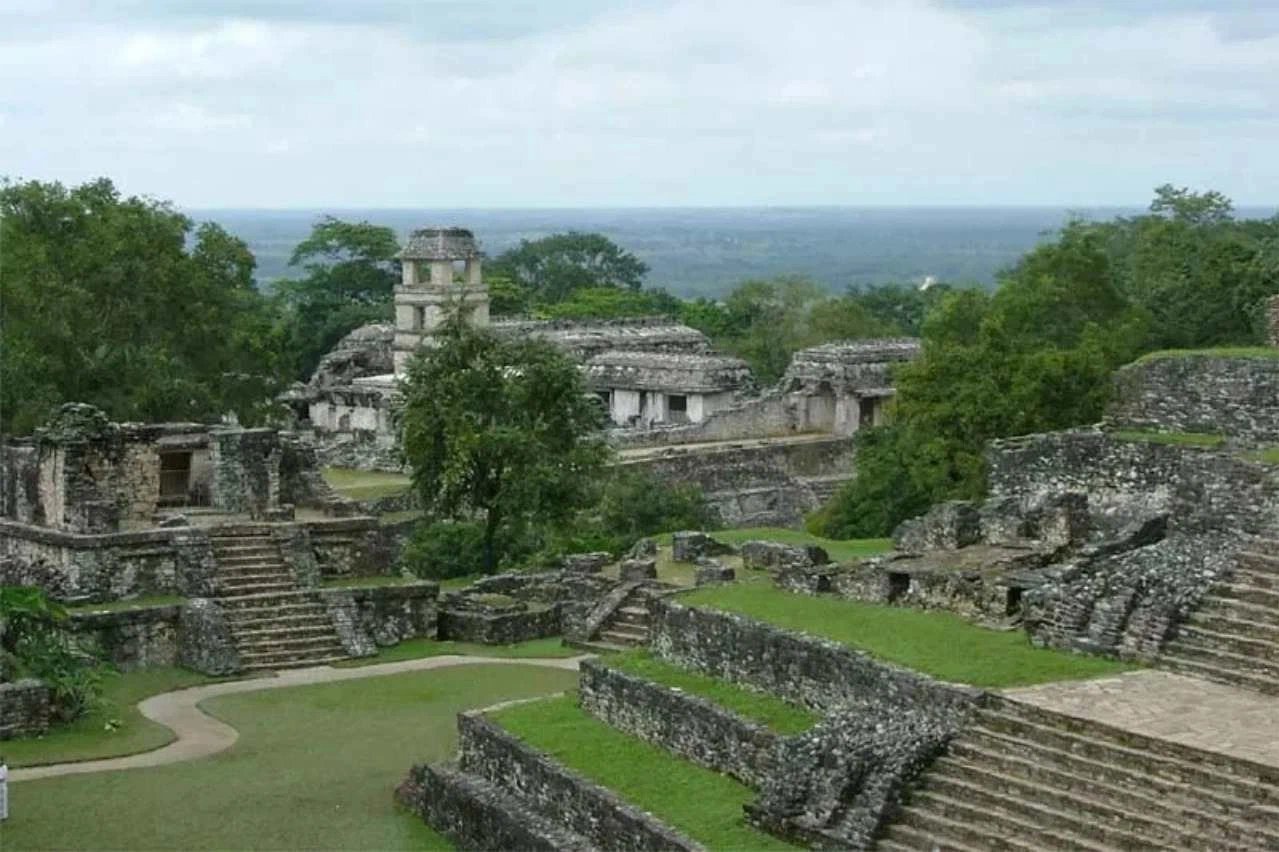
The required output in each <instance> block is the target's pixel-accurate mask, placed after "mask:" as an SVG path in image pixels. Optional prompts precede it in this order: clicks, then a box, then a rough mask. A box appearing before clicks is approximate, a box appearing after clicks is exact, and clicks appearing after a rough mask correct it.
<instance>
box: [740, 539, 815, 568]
mask: <svg viewBox="0 0 1279 852" xmlns="http://www.w3.org/2000/svg"><path fill="white" fill-rule="evenodd" d="M739 550H740V552H741V554H742V565H743V567H746V568H751V569H755V570H761V569H765V570H770V571H772V570H776V569H778V568H781V567H783V566H786V565H826V564H828V563H829V562H830V556H829V554H827V553H826V551H825V550H824V549H822V548H820V547H818V546H816V545H806V546H803V547H800V546H797V545H793V544H782V543H780V542H776V541H747V542H743V543H742V546H741V548H739Z"/></svg>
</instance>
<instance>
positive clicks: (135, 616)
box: [66, 604, 182, 671]
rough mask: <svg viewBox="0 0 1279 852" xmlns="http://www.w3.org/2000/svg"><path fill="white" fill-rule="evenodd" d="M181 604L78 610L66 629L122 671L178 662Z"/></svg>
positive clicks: (101, 657)
mask: <svg viewBox="0 0 1279 852" xmlns="http://www.w3.org/2000/svg"><path fill="white" fill-rule="evenodd" d="M181 609H182V608H181V606H179V605H177V604H173V605H169V606H152V607H142V608H139V609H128V610H119V611H115V612H77V613H75V614H73V615H72V616H71V618H70V619H69V620H68V622H67V625H66V629H67V630H68V631H69V632H70V633H72V634H73V635H74V636H75V638H76V640H77V641H78V642H79V643H80V645H81V646H83V647H84V648H85V649H87V650H88V651H90V652H92V653H94V654H95V655H96V656H98V657H99V658H100V659H103V660H106V661H108V662H110V663H111V664H112V665H114V666H115V667H116V668H118V669H120V670H121V671H132V670H134V669H139V668H147V667H149V666H174V665H177V663H178V621H179V617H180V613H181Z"/></svg>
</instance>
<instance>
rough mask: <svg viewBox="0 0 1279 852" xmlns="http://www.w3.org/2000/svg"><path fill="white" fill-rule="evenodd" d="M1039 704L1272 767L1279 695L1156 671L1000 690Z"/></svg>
mask: <svg viewBox="0 0 1279 852" xmlns="http://www.w3.org/2000/svg"><path fill="white" fill-rule="evenodd" d="M1002 694H1003V695H1005V696H1006V697H1008V698H1012V699H1014V700H1017V701H1024V702H1026V703H1028V704H1034V705H1035V706H1037V707H1042V708H1043V709H1045V710H1052V711H1055V712H1058V713H1066V714H1068V715H1071V716H1076V717H1079V718H1083V719H1089V720H1091V721H1094V722H1101V723H1103V724H1107V725H1113V726H1114V727H1117V728H1123V729H1125V730H1129V731H1132V732H1134V733H1138V734H1142V735H1144V736H1147V737H1154V738H1157V739H1162V740H1169V741H1172V742H1175V743H1179V744H1181V745H1186V746H1190V747H1192V748H1198V749H1203V750H1205V751H1214V752H1218V753H1220V754H1225V755H1228V756H1230V757H1234V758H1239V759H1242V760H1249V761H1253V762H1255V763H1263V764H1267V765H1269V766H1274V767H1279V701H1277V700H1276V699H1275V698H1274V697H1273V696H1267V695H1261V694H1259V693H1256V692H1252V691H1250V690H1246V689H1237V688H1235V687H1232V686H1226V685H1225V684H1219V683H1212V682H1209V681H1205V680H1199V679H1197V678H1191V677H1185V676H1183V675H1177V674H1172V673H1171V672H1162V671H1138V672H1127V673H1125V674H1122V675H1118V676H1115V677H1104V678H1097V679H1095V680H1080V681H1066V682H1060V683H1049V684H1043V685H1040V686H1032V687H1023V688H1019V689H1011V690H1006V691H1005V692H1003V693H1002Z"/></svg>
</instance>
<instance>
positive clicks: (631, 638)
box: [600, 627, 648, 647]
mask: <svg viewBox="0 0 1279 852" xmlns="http://www.w3.org/2000/svg"><path fill="white" fill-rule="evenodd" d="M600 638H601V639H603V640H604V641H605V642H607V643H609V644H610V645H620V646H622V647H634V646H636V645H643V644H644V643H646V642H647V641H648V631H644V632H640V631H632V630H627V629H625V628H617V627H614V628H608V629H606V630H601V631H600Z"/></svg>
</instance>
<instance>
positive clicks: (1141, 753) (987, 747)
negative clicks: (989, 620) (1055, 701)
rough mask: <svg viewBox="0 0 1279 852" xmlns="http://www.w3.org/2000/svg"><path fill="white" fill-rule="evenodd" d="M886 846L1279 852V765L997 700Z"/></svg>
mask: <svg viewBox="0 0 1279 852" xmlns="http://www.w3.org/2000/svg"><path fill="white" fill-rule="evenodd" d="M878 848H879V849H882V850H907V849H911V850H960V852H969V850H1027V852H1029V851H1030V850H1044V849H1062V850H1120V849H1123V850H1130V849H1195V850H1213V852H1215V850H1242V849H1279V771H1276V770H1270V769H1266V768H1264V767H1259V766H1256V765H1254V764H1249V763H1246V762H1244V761H1239V760H1235V759H1232V758H1229V757H1226V756H1224V755H1219V754H1216V753H1213V752H1206V751H1202V750H1200V749H1194V748H1190V747H1188V746H1181V745H1178V744H1175V743H1172V742H1168V741H1164V740H1154V739H1150V738H1148V737H1143V736H1140V735H1137V734H1133V733H1130V732H1127V731H1122V730H1120V729H1117V728H1112V727H1110V726H1107V725H1102V724H1099V723H1094V722H1089V721H1086V720H1081V719H1077V718H1074V717H1071V716H1066V715H1063V714H1060V713H1054V712H1051V711H1048V710H1044V709H1041V708H1038V707H1034V706H1032V705H1030V704H1025V703H1021V702H1016V701H1012V700H1009V699H1004V698H998V697H994V696H990V697H989V698H988V699H987V703H986V704H985V705H984V706H983V707H982V708H981V709H980V710H979V711H978V715H977V718H976V719H975V720H974V721H973V723H972V724H971V725H970V726H969V727H968V728H967V729H966V730H965V732H964V733H963V734H962V735H961V736H960V737H959V738H958V739H956V740H955V741H954V742H952V743H951V745H950V748H949V751H948V753H947V754H946V756H944V757H942V758H940V759H939V760H937V761H936V762H935V763H934V764H933V765H932V767H931V768H930V769H929V770H928V771H927V772H926V773H925V774H924V775H923V777H922V778H921V781H920V783H919V785H918V786H917V788H916V789H915V790H913V791H911V794H910V795H909V797H908V801H907V802H906V804H905V806H904V807H903V808H902V810H901V811H900V813H899V814H898V816H897V817H896V819H895V820H894V821H893V822H892V823H891V825H890V826H889V828H888V830H887V831H886V832H885V834H884V836H883V838H882V839H881V840H880V841H879V845H878Z"/></svg>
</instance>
